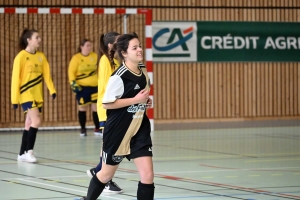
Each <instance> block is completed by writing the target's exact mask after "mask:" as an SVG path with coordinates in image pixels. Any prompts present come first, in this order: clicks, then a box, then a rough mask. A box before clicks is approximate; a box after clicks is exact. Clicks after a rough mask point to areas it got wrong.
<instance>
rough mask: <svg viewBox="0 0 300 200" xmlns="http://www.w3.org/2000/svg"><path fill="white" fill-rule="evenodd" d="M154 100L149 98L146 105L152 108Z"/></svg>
mask: <svg viewBox="0 0 300 200" xmlns="http://www.w3.org/2000/svg"><path fill="white" fill-rule="evenodd" d="M152 102H153V101H152V99H151V98H149V99H148V101H147V105H146V106H147V108H151V107H152Z"/></svg>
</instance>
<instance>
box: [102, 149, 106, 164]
mask: <svg viewBox="0 0 300 200" xmlns="http://www.w3.org/2000/svg"><path fill="white" fill-rule="evenodd" d="M102 160H103V162H104V163H106V160H107V153H105V152H104V151H103V152H102Z"/></svg>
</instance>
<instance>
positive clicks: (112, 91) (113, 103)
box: [102, 75, 149, 109]
mask: <svg viewBox="0 0 300 200" xmlns="http://www.w3.org/2000/svg"><path fill="white" fill-rule="evenodd" d="M123 93H124V84H123V81H122V79H121V78H120V77H119V76H117V75H115V76H111V77H110V79H109V81H108V84H107V88H106V91H105V94H104V97H103V100H102V104H103V108H105V109H118V108H122V107H126V106H130V105H133V104H138V103H146V102H147V100H148V98H149V90H146V89H144V90H141V91H140V92H139V93H138V94H137V95H136V96H135V97H133V98H124V99H120V98H121V97H122V95H123Z"/></svg>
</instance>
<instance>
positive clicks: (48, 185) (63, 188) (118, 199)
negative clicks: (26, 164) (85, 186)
mask: <svg viewBox="0 0 300 200" xmlns="http://www.w3.org/2000/svg"><path fill="white" fill-rule="evenodd" d="M19 180H20V181H25V182H29V183H35V184H37V185H43V186H47V187H54V188H58V189H62V190H69V191H73V192H80V193H84V194H86V193H87V191H80V190H74V189H70V188H66V187H60V186H55V185H50V184H45V183H39V182H36V181H29V180H25V179H21V178H20V179H19ZM101 196H103V197H106V198H109V199H117V200H123V199H120V198H115V197H111V196H106V195H102V194H101Z"/></svg>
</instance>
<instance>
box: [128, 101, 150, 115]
mask: <svg viewBox="0 0 300 200" xmlns="http://www.w3.org/2000/svg"><path fill="white" fill-rule="evenodd" d="M139 110H140V111H145V110H146V104H144V103H140V104H138V105H131V106H130V107H129V108H127V112H129V113H136V112H137V111H139Z"/></svg>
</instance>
